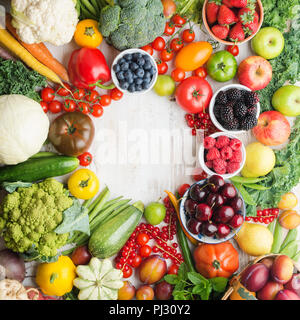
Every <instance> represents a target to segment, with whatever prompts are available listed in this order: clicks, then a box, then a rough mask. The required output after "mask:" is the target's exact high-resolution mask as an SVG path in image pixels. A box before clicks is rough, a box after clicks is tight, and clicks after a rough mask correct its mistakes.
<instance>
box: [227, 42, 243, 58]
mask: <svg viewBox="0 0 300 320" xmlns="http://www.w3.org/2000/svg"><path fill="white" fill-rule="evenodd" d="M226 50H227V51H228V52H230V53H231V54H232V55H233V56H235V57H236V56H238V55H239V53H240V50H239V47H238V46H237V45H234V46H228V47H227V48H226Z"/></svg>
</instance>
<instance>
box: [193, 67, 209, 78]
mask: <svg viewBox="0 0 300 320" xmlns="http://www.w3.org/2000/svg"><path fill="white" fill-rule="evenodd" d="M194 75H195V76H197V77H199V78H206V77H207V70H206V68H204V67H199V68H198V69H196V70H195V71H194Z"/></svg>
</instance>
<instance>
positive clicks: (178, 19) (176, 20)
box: [172, 14, 186, 28]
mask: <svg viewBox="0 0 300 320" xmlns="http://www.w3.org/2000/svg"><path fill="white" fill-rule="evenodd" d="M172 22H173V23H174V24H175V26H176V27H177V28H181V27H182V25H183V24H185V23H186V19H185V18H183V17H181V16H180V15H179V14H175V15H174V16H173V17H172Z"/></svg>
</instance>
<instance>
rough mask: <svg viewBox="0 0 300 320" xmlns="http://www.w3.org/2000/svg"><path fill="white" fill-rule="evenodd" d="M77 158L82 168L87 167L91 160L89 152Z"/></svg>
mask: <svg viewBox="0 0 300 320" xmlns="http://www.w3.org/2000/svg"><path fill="white" fill-rule="evenodd" d="M77 158H78V160H79V164H80V165H81V166H82V167H87V166H89V165H90V164H91V162H92V160H93V156H92V155H91V154H90V153H89V152H85V153H83V154H81V155H80V156H78V157H77Z"/></svg>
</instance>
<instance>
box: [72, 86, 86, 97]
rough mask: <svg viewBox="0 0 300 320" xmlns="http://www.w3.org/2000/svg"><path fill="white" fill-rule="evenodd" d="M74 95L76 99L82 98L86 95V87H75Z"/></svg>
mask: <svg viewBox="0 0 300 320" xmlns="http://www.w3.org/2000/svg"><path fill="white" fill-rule="evenodd" d="M73 96H74V99H76V100H81V99H82V98H83V97H84V96H85V90H84V89H81V88H80V89H77V88H76V89H75V90H73Z"/></svg>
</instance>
